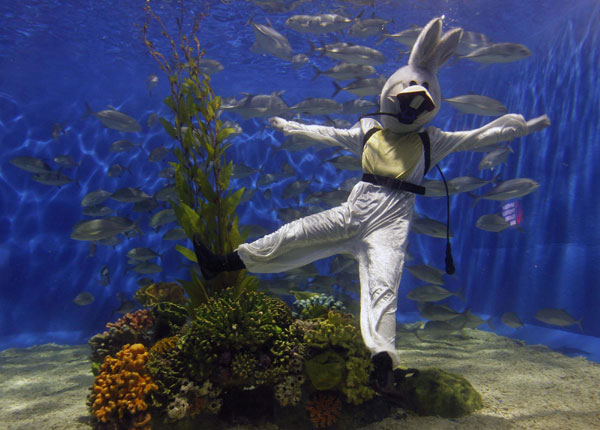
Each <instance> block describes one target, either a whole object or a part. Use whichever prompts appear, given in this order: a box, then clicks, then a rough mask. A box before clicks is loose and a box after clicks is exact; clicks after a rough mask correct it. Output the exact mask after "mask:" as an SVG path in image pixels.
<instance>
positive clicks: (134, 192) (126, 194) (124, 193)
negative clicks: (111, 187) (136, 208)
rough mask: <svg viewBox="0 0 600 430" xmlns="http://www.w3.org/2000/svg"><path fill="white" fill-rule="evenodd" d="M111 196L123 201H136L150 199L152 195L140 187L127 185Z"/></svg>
mask: <svg viewBox="0 0 600 430" xmlns="http://www.w3.org/2000/svg"><path fill="white" fill-rule="evenodd" d="M110 198H111V199H113V200H116V201H118V202H122V203H136V202H140V201H142V200H145V199H148V198H150V196H149V195H148V194H146V193H145V192H143V191H142V190H140V189H139V188H132V187H125V188H119V189H118V190H117V191H115V192H114V193H113V194H112V195H111V196H110Z"/></svg>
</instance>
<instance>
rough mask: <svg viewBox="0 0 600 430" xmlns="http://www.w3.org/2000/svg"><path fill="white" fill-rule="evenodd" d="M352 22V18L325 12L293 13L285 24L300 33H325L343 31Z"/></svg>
mask: <svg viewBox="0 0 600 430" xmlns="http://www.w3.org/2000/svg"><path fill="white" fill-rule="evenodd" d="M351 24H352V20H351V19H350V18H346V17H345V16H342V15H338V14H335V13H324V14H321V15H293V16H290V17H289V18H288V19H287V20H286V21H285V25H286V26H287V27H289V28H291V29H292V30H295V31H299V32H300V33H312V34H325V33H330V32H336V31H341V30H344V29H346V28H348V27H349V26H350V25H351Z"/></svg>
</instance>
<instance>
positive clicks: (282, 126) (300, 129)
mask: <svg viewBox="0 0 600 430" xmlns="http://www.w3.org/2000/svg"><path fill="white" fill-rule="evenodd" d="M269 123H270V125H271V127H273V128H275V129H277V130H279V131H281V132H283V133H284V134H286V135H292V134H293V135H300V136H305V137H307V138H309V139H313V140H316V141H319V142H322V143H325V144H327V145H332V146H340V147H342V148H344V149H347V150H348V151H350V152H352V153H354V154H356V155H358V156H359V157H360V156H361V155H362V146H363V145H362V140H363V136H364V135H365V133H366V132H367V131H368V130H369V129H370V128H371V127H374V126H376V125H377V122H376V121H374V120H371V119H368V120H362V121H361V122H360V126H359V127H353V128H349V129H341V128H335V127H327V126H322V125H306V124H300V123H299V122H295V121H287V120H285V119H283V118H279V117H273V118H269Z"/></svg>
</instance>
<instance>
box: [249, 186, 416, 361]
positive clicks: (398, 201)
mask: <svg viewBox="0 0 600 430" xmlns="http://www.w3.org/2000/svg"><path fill="white" fill-rule="evenodd" d="M414 202H415V195H414V194H410V193H407V192H403V191H394V190H391V189H388V188H384V187H381V186H378V185H373V184H370V183H367V182H362V181H361V182H358V183H357V184H356V185H355V186H354V188H353V189H352V192H351V193H350V196H349V197H348V200H347V201H346V202H345V203H342V205H341V206H338V207H336V208H333V209H329V210H326V211H323V212H320V213H317V214H314V215H310V216H307V217H304V218H300V219H297V220H295V221H293V222H291V223H289V224H286V225H284V226H282V227H281V228H279V229H278V230H277V231H275V232H274V233H272V234H269V235H267V236H264V237H262V238H260V239H258V240H256V241H255V242H252V243H249V244H243V245H240V246H239V247H238V249H237V252H238V254H239V256H240V258H241V259H242V261H243V262H244V264H245V265H246V268H247V269H248V270H249V271H250V272H254V273H278V272H284V271H287V270H291V269H294V268H297V267H301V266H304V265H306V264H309V263H311V262H313V261H315V260H319V259H322V258H326V257H329V256H331V255H335V254H350V255H352V256H353V257H354V258H355V259H356V260H358V265H359V276H360V328H361V332H362V336H363V340H364V342H365V345H366V346H367V348H368V349H369V350H370V351H371V353H372V354H373V355H374V354H377V353H379V352H383V351H386V352H388V353H389V354H390V356H391V357H392V361H393V362H394V365H398V364H399V357H398V353H397V351H396V347H395V341H396V302H397V294H398V286H399V284H400V278H401V277H402V267H403V265H404V256H405V251H406V239H407V236H408V231H409V227H410V220H411V218H412V213H413V207H414Z"/></svg>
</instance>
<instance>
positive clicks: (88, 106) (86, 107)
mask: <svg viewBox="0 0 600 430" xmlns="http://www.w3.org/2000/svg"><path fill="white" fill-rule="evenodd" d="M85 109H86V111H87V113H86V114H85V116H84V118H87V117H88V116H90V115H93V114H94V111H93V110H92V108H91V107H90V105H89V103H88V102H85Z"/></svg>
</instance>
